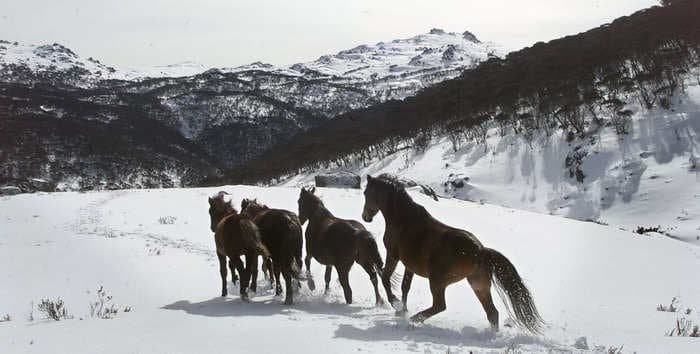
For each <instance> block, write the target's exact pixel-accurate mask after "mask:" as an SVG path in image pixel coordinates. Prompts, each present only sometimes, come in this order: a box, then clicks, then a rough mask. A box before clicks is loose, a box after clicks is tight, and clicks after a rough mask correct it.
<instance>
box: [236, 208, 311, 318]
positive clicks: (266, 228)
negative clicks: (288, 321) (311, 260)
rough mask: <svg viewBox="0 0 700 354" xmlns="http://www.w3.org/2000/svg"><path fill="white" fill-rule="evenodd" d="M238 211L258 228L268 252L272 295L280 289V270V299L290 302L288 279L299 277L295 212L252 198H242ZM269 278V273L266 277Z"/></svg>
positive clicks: (299, 259)
mask: <svg viewBox="0 0 700 354" xmlns="http://www.w3.org/2000/svg"><path fill="white" fill-rule="evenodd" d="M241 215H245V216H247V217H250V218H251V219H252V220H253V221H255V224H256V225H257V226H258V228H259V229H260V234H261V236H262V242H263V244H264V245H265V247H267V249H268V250H269V251H270V253H271V254H272V264H271V266H272V269H271V270H272V271H271V272H270V274H271V275H274V278H275V281H276V286H275V295H280V294H281V293H282V285H281V283H280V273H282V276H283V277H284V282H285V284H286V292H285V299H284V303H285V304H286V305H291V304H292V303H293V292H292V281H293V280H296V281H297V284H298V281H299V272H300V270H301V266H302V261H301V246H302V243H303V241H302V236H301V223H300V222H299V218H298V217H297V215H296V214H294V213H293V212H291V211H287V210H282V209H270V208H268V207H267V206H265V205H264V204H260V203H258V201H257V200H255V199H243V201H242V202H241ZM270 278H271V279H272V277H270Z"/></svg>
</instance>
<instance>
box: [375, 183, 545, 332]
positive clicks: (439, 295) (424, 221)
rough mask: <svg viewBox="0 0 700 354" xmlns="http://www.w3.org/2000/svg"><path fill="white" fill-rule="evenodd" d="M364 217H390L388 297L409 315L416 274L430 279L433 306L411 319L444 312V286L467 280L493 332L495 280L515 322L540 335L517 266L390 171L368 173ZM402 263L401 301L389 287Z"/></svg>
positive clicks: (536, 315)
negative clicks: (426, 204) (420, 199)
mask: <svg viewBox="0 0 700 354" xmlns="http://www.w3.org/2000/svg"><path fill="white" fill-rule="evenodd" d="M364 195H365V205H364V209H363V211H362V219H363V220H365V221H367V222H371V221H372V218H373V217H374V216H375V215H376V214H377V213H378V212H379V211H381V212H382V215H384V219H385V220H386V230H385V232H384V246H385V247H386V250H387V254H386V264H385V268H384V273H383V274H382V283H383V285H384V288H385V289H386V292H387V296H388V297H389V301H390V303H391V304H392V306H394V308H396V309H397V311H399V312H403V313H405V312H406V310H407V308H406V300H407V297H408V292H409V290H410V288H411V281H412V279H413V275H414V274H418V275H420V276H422V277H426V278H428V279H429V281H430V292H431V293H432V295H433V304H432V306H431V307H430V308H428V309H426V310H423V311H421V312H419V313H418V314H416V315H414V316H413V317H411V321H414V322H423V321H425V320H426V319H428V318H430V317H431V316H434V315H435V314H437V313H440V312H442V311H444V310H445V309H446V308H447V306H446V304H445V288H446V287H447V286H448V285H450V284H452V283H455V282H458V281H460V280H462V279H464V278H467V280H468V281H469V284H470V285H471V287H472V289H473V290H474V293H475V294H476V297H477V298H478V299H479V301H480V302H481V305H482V306H483V308H484V311H486V315H487V318H488V320H489V322H490V323H491V328H492V329H493V330H498V310H496V307H495V306H494V304H493V300H492V299H491V282H492V279H493V280H495V283H496V286H497V287H498V289H499V290H501V291H499V294H500V295H501V298H502V300H503V302H504V303H505V305H506V308H507V309H508V311H509V313H512V314H514V317H515V322H516V323H517V324H518V325H520V326H521V327H523V328H525V329H527V330H529V331H530V332H532V333H539V332H540V330H541V328H542V326H543V324H544V322H543V320H542V318H541V317H540V315H539V313H538V311H537V308H536V307H535V303H534V301H533V299H532V295H531V294H530V291H529V290H528V288H527V287H526V286H525V284H524V283H523V281H522V279H521V278H520V276H519V275H518V272H517V270H516V269H515V266H513V264H512V263H511V262H510V261H509V260H508V259H507V258H506V257H505V256H504V255H502V254H501V253H500V252H498V251H496V250H493V249H490V248H486V247H484V246H483V245H482V244H481V242H479V240H478V239H477V238H476V236H474V235H473V234H472V233H470V232H468V231H465V230H460V229H456V228H453V227H450V226H447V225H445V224H443V223H441V222H440V221H438V220H436V219H435V218H433V217H432V216H431V215H430V214H429V213H428V211H426V210H425V208H423V207H422V206H421V205H419V204H417V203H415V202H414V201H413V199H411V197H410V196H409V195H408V193H407V192H406V190H405V189H404V187H403V186H402V185H401V184H400V183H399V182H398V180H397V179H396V178H395V177H393V176H390V175H386V174H384V175H381V176H379V177H377V178H373V177H372V176H369V175H367V187H366V188H365V191H364ZM398 261H401V262H402V263H403V264H404V266H405V268H406V270H405V272H404V277H403V282H402V284H401V290H402V294H401V302H402V303H399V302H398V301H397V299H396V297H395V296H394V294H393V293H392V290H391V277H392V275H393V273H394V270H395V269H396V265H397V263H398ZM503 292H505V295H503Z"/></svg>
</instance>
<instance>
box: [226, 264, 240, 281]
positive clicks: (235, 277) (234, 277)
mask: <svg viewBox="0 0 700 354" xmlns="http://www.w3.org/2000/svg"><path fill="white" fill-rule="evenodd" d="M228 269H230V270H231V282H232V283H233V285H236V283H237V282H238V275H236V265H235V264H234V263H233V260H231V259H229V260H228Z"/></svg>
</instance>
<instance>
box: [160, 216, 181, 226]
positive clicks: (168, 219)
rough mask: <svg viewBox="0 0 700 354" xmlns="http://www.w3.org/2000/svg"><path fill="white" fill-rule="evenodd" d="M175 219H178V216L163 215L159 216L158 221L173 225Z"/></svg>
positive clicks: (162, 223)
mask: <svg viewBox="0 0 700 354" xmlns="http://www.w3.org/2000/svg"><path fill="white" fill-rule="evenodd" d="M175 220H177V218H176V217H174V216H161V217H160V218H158V223H159V224H161V225H172V224H174V223H175Z"/></svg>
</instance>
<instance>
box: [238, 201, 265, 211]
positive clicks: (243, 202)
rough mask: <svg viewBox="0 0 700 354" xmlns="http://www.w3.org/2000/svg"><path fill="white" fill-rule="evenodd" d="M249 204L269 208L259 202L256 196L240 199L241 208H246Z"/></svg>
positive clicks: (263, 208)
mask: <svg viewBox="0 0 700 354" xmlns="http://www.w3.org/2000/svg"><path fill="white" fill-rule="evenodd" d="M249 205H256V206H257V207H259V208H260V209H261V210H267V209H270V208H269V207H268V206H267V205H265V204H263V203H261V202H259V201H258V199H257V198H253V199H248V198H244V199H243V200H242V201H241V210H243V209H245V208H247V207H248V206H249Z"/></svg>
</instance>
